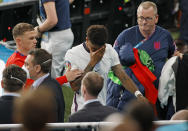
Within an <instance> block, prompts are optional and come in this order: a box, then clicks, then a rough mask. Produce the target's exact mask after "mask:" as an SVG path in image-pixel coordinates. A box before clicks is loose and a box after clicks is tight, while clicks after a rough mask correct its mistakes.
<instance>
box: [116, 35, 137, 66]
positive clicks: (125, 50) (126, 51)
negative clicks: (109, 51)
mask: <svg viewBox="0 0 188 131" xmlns="http://www.w3.org/2000/svg"><path fill="white" fill-rule="evenodd" d="M126 36H127V35H126V32H125V31H124V32H122V33H121V34H120V35H119V36H118V38H117V39H116V41H115V43H114V49H115V50H116V51H117V53H118V55H119V58H120V62H121V64H122V65H124V66H130V65H132V64H134V62H135V59H134V53H133V47H132V44H131V43H130V42H127V41H126V39H127V38H126Z"/></svg>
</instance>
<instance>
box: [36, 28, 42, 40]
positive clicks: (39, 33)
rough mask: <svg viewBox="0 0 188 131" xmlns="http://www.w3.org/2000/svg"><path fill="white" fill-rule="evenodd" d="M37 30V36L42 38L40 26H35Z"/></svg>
mask: <svg viewBox="0 0 188 131" xmlns="http://www.w3.org/2000/svg"><path fill="white" fill-rule="evenodd" d="M35 32H36V33H37V36H36V37H37V38H40V37H41V36H42V33H41V32H40V31H39V26H36V27H35Z"/></svg>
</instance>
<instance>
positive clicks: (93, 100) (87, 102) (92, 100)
mask: <svg viewBox="0 0 188 131" xmlns="http://www.w3.org/2000/svg"><path fill="white" fill-rule="evenodd" d="M96 101H99V100H98V99H91V100H87V101H86V102H85V103H84V106H85V105H87V104H89V103H92V102H96Z"/></svg>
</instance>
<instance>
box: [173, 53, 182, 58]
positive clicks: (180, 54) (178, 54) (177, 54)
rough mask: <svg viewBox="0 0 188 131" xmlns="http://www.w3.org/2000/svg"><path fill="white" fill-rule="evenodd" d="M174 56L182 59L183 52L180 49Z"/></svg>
mask: <svg viewBox="0 0 188 131" xmlns="http://www.w3.org/2000/svg"><path fill="white" fill-rule="evenodd" d="M173 56H179V57H180V59H183V54H182V53H181V52H179V51H175V52H174V54H173Z"/></svg>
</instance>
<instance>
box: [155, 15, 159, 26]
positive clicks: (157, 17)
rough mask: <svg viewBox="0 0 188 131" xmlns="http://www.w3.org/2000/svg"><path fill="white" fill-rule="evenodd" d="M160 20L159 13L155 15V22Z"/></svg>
mask: <svg viewBox="0 0 188 131" xmlns="http://www.w3.org/2000/svg"><path fill="white" fill-rule="evenodd" d="M158 20H159V15H156V16H155V24H157V23H158Z"/></svg>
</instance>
